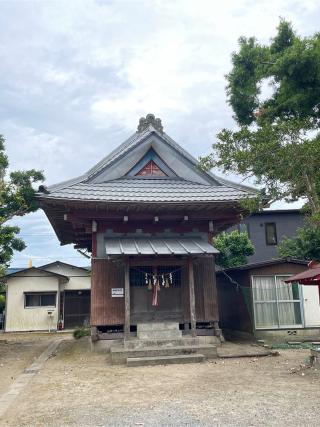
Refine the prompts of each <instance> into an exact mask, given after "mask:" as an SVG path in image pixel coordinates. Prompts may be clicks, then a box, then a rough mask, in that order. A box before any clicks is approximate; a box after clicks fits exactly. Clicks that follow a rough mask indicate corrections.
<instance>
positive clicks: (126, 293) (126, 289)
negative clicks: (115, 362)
mask: <svg viewBox="0 0 320 427" xmlns="http://www.w3.org/2000/svg"><path fill="white" fill-rule="evenodd" d="M124 310H125V312H124V338H125V340H128V339H129V338H130V276H129V260H128V258H126V260H125V272H124Z"/></svg>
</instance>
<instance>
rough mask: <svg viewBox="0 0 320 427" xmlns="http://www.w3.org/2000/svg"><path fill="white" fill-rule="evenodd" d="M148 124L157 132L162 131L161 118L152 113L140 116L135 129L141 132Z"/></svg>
mask: <svg viewBox="0 0 320 427" xmlns="http://www.w3.org/2000/svg"><path fill="white" fill-rule="evenodd" d="M149 125H152V126H153V127H154V128H155V129H156V130H157V131H158V132H160V133H163V126H162V123H161V119H159V118H156V116H155V115H154V114H147V115H146V117H141V119H140V120H139V125H138V129H137V131H138V133H141V132H143V131H144V130H146V129H147V128H148V127H149Z"/></svg>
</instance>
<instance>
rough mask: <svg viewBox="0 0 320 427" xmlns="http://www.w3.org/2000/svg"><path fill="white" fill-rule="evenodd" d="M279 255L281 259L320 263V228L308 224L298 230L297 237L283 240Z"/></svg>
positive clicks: (279, 247)
mask: <svg viewBox="0 0 320 427" xmlns="http://www.w3.org/2000/svg"><path fill="white" fill-rule="evenodd" d="M278 253H279V255H280V257H281V258H296V259H304V260H307V261H311V260H316V261H320V227H317V226H315V225H313V224H308V225H306V226H305V227H303V228H300V229H298V231H297V234H296V236H295V237H293V238H291V239H289V238H286V239H284V240H282V242H281V243H280V244H279V246H278Z"/></svg>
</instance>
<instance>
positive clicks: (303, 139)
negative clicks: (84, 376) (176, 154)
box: [201, 20, 320, 221]
mask: <svg viewBox="0 0 320 427" xmlns="http://www.w3.org/2000/svg"><path fill="white" fill-rule="evenodd" d="M232 65H233V67H232V70H231V72H230V73H229V74H228V75H227V97H228V102H229V104H230V106H231V107H232V109H233V112H234V118H235V120H236V122H237V125H238V126H237V128H236V129H234V130H228V129H223V130H222V131H221V132H220V133H219V134H218V135H217V142H216V143H215V144H214V145H213V151H212V153H211V154H210V155H209V156H207V157H204V158H202V159H201V164H202V167H203V168H205V169H210V168H211V167H214V166H216V167H220V168H222V169H223V170H224V172H235V173H239V174H241V175H243V176H244V177H246V178H248V177H255V179H256V183H257V184H260V185H261V186H262V187H263V191H262V193H261V197H263V198H265V197H266V198H267V199H268V200H269V201H270V202H273V201H275V200H280V199H283V198H284V199H285V200H287V201H295V200H297V199H299V198H301V197H304V198H306V199H307V202H308V203H307V205H308V209H309V211H310V212H311V214H312V215H313V218H314V219H316V220H318V221H320V168H319V164H320V134H319V123H320V34H319V33H317V34H315V35H313V36H311V37H305V38H302V37H299V36H297V35H296V33H295V32H294V31H293V29H292V26H291V24H290V23H289V22H286V21H284V20H281V21H280V24H279V26H278V31H277V34H276V36H275V37H274V38H273V39H272V40H271V41H270V43H269V44H267V45H261V44H259V43H258V42H257V40H256V39H255V38H254V37H250V38H245V37H241V38H240V40H239V51H238V52H236V53H233V55H232ZM266 83H268V84H269V92H270V94H269V96H268V97H267V99H265V97H262V96H261V95H262V89H263V88H264V87H265V86H266Z"/></svg>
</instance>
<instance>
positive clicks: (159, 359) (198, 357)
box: [127, 354, 205, 366]
mask: <svg viewBox="0 0 320 427" xmlns="http://www.w3.org/2000/svg"><path fill="white" fill-rule="evenodd" d="M204 360H205V357H204V355H203V354H187V355H176V356H156V357H128V358H127V366H152V365H171V364H182V363H200V362H203V361H204Z"/></svg>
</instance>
